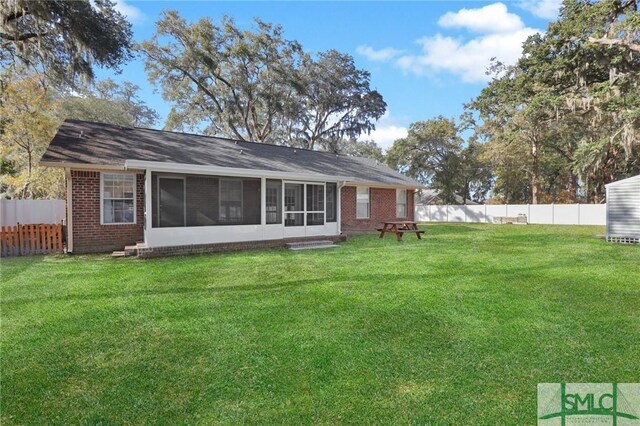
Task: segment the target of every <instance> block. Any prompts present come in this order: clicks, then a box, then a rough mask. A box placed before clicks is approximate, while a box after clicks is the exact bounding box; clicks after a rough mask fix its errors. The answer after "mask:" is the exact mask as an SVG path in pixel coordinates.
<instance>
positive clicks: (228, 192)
mask: <svg viewBox="0 0 640 426" xmlns="http://www.w3.org/2000/svg"><path fill="white" fill-rule="evenodd" d="M219 199H220V210H219V217H220V222H227V223H234V222H242V181H241V180H236V179H233V180H232V179H220V197H219Z"/></svg>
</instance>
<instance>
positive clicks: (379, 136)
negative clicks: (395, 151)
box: [360, 111, 408, 150]
mask: <svg viewBox="0 0 640 426" xmlns="http://www.w3.org/2000/svg"><path fill="white" fill-rule="evenodd" d="M407 132H408V130H407V128H406V127H404V126H402V125H400V124H398V123H397V119H396V117H394V116H392V115H391V112H389V111H387V112H385V113H384V115H383V116H382V117H380V119H379V120H378V121H377V123H376V130H374V131H372V132H371V133H370V134H368V135H367V134H363V135H362V136H360V140H373V141H375V143H377V144H378V145H379V146H380V147H381V148H382V149H383V150H387V149H389V148H391V145H393V142H394V141H395V140H396V139H401V138H404V137H406V136H407Z"/></svg>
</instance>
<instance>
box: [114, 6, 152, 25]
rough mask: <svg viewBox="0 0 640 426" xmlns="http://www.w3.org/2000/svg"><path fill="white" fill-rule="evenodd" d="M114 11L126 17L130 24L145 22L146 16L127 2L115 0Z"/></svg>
mask: <svg viewBox="0 0 640 426" xmlns="http://www.w3.org/2000/svg"><path fill="white" fill-rule="evenodd" d="M114 9H115V10H117V11H118V12H120V13H122V14H123V15H124V16H126V17H127V18H128V19H129V21H130V22H133V23H136V22H142V21H144V20H145V14H144V13H143V12H142V11H141V10H140V9H138V8H137V7H135V6H132V5H130V4H129V3H127V2H126V1H125V0H115V4H114Z"/></svg>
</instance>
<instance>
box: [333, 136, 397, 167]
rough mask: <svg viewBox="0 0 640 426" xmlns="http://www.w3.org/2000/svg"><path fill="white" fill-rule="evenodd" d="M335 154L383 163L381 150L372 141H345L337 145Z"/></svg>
mask: <svg viewBox="0 0 640 426" xmlns="http://www.w3.org/2000/svg"><path fill="white" fill-rule="evenodd" d="M333 152H336V153H337V154H345V155H350V156H352V157H363V158H369V159H371V160H376V161H377V162H378V163H384V162H385V161H384V154H383V152H382V148H380V146H379V145H378V144H376V143H375V142H374V141H372V140H364V141H359V140H357V139H346V140H342V141H340V143H338V144H337V150H335V151H333Z"/></svg>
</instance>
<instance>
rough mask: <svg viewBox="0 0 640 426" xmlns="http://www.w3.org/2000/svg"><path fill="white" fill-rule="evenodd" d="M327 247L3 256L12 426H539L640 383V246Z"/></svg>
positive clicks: (569, 231)
mask: <svg viewBox="0 0 640 426" xmlns="http://www.w3.org/2000/svg"><path fill="white" fill-rule="evenodd" d="M423 229H426V230H427V233H426V237H425V239H424V240H422V241H418V240H416V239H415V237H413V236H412V235H406V236H405V240H406V241H405V242H404V243H401V244H398V243H397V242H396V241H395V238H394V236H393V235H391V236H388V237H387V238H385V239H384V240H380V239H378V238H377V236H360V237H353V238H351V239H350V240H349V241H347V242H346V243H343V244H342V245H341V247H340V248H337V249H331V250H324V251H299V252H292V251H286V250H266V251H254V252H243V253H229V254H223V255H206V256H194V257H182V258H167V259H158V260H148V261H139V260H136V259H119V260H113V259H111V258H109V257H107V256H69V257H64V256H60V257H56V256H52V257H32V258H18V259H3V260H2V265H1V268H2V285H1V291H2V293H1V297H2V300H1V308H2V311H1V320H2V323H1V326H2V337H1V339H2V341H1V350H2V353H1V355H2V358H1V367H2V371H1V373H2V395H1V418H0V421H1V422H2V424H3V425H10V424H43V423H54V424H71V423H73V424H77V423H82V424H98V423H100V424H122V423H125V424H126V423H128V424H139V423H164V424H175V423H178V424H185V423H189V424H193V423H201V424H206V423H223V424H237V423H258V424H272V423H278V424H283V423H285V424H335V423H369V424H371V423H380V424H390V423H435V424H445V423H448V424H465V423H466V424H468V423H476V424H477V423H486V424H506V423H509V424H535V423H536V385H537V383H539V382H562V381H565V382H640V246H637V245H635V246H634V245H616V244H609V243H606V242H605V241H604V240H601V239H596V238H594V235H596V234H603V233H604V229H603V228H601V227H563V226H537V225H529V226H509V225H503V226H493V225H470V224H459V225H455V224H433V225H427V226H426V227H423Z"/></svg>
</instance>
